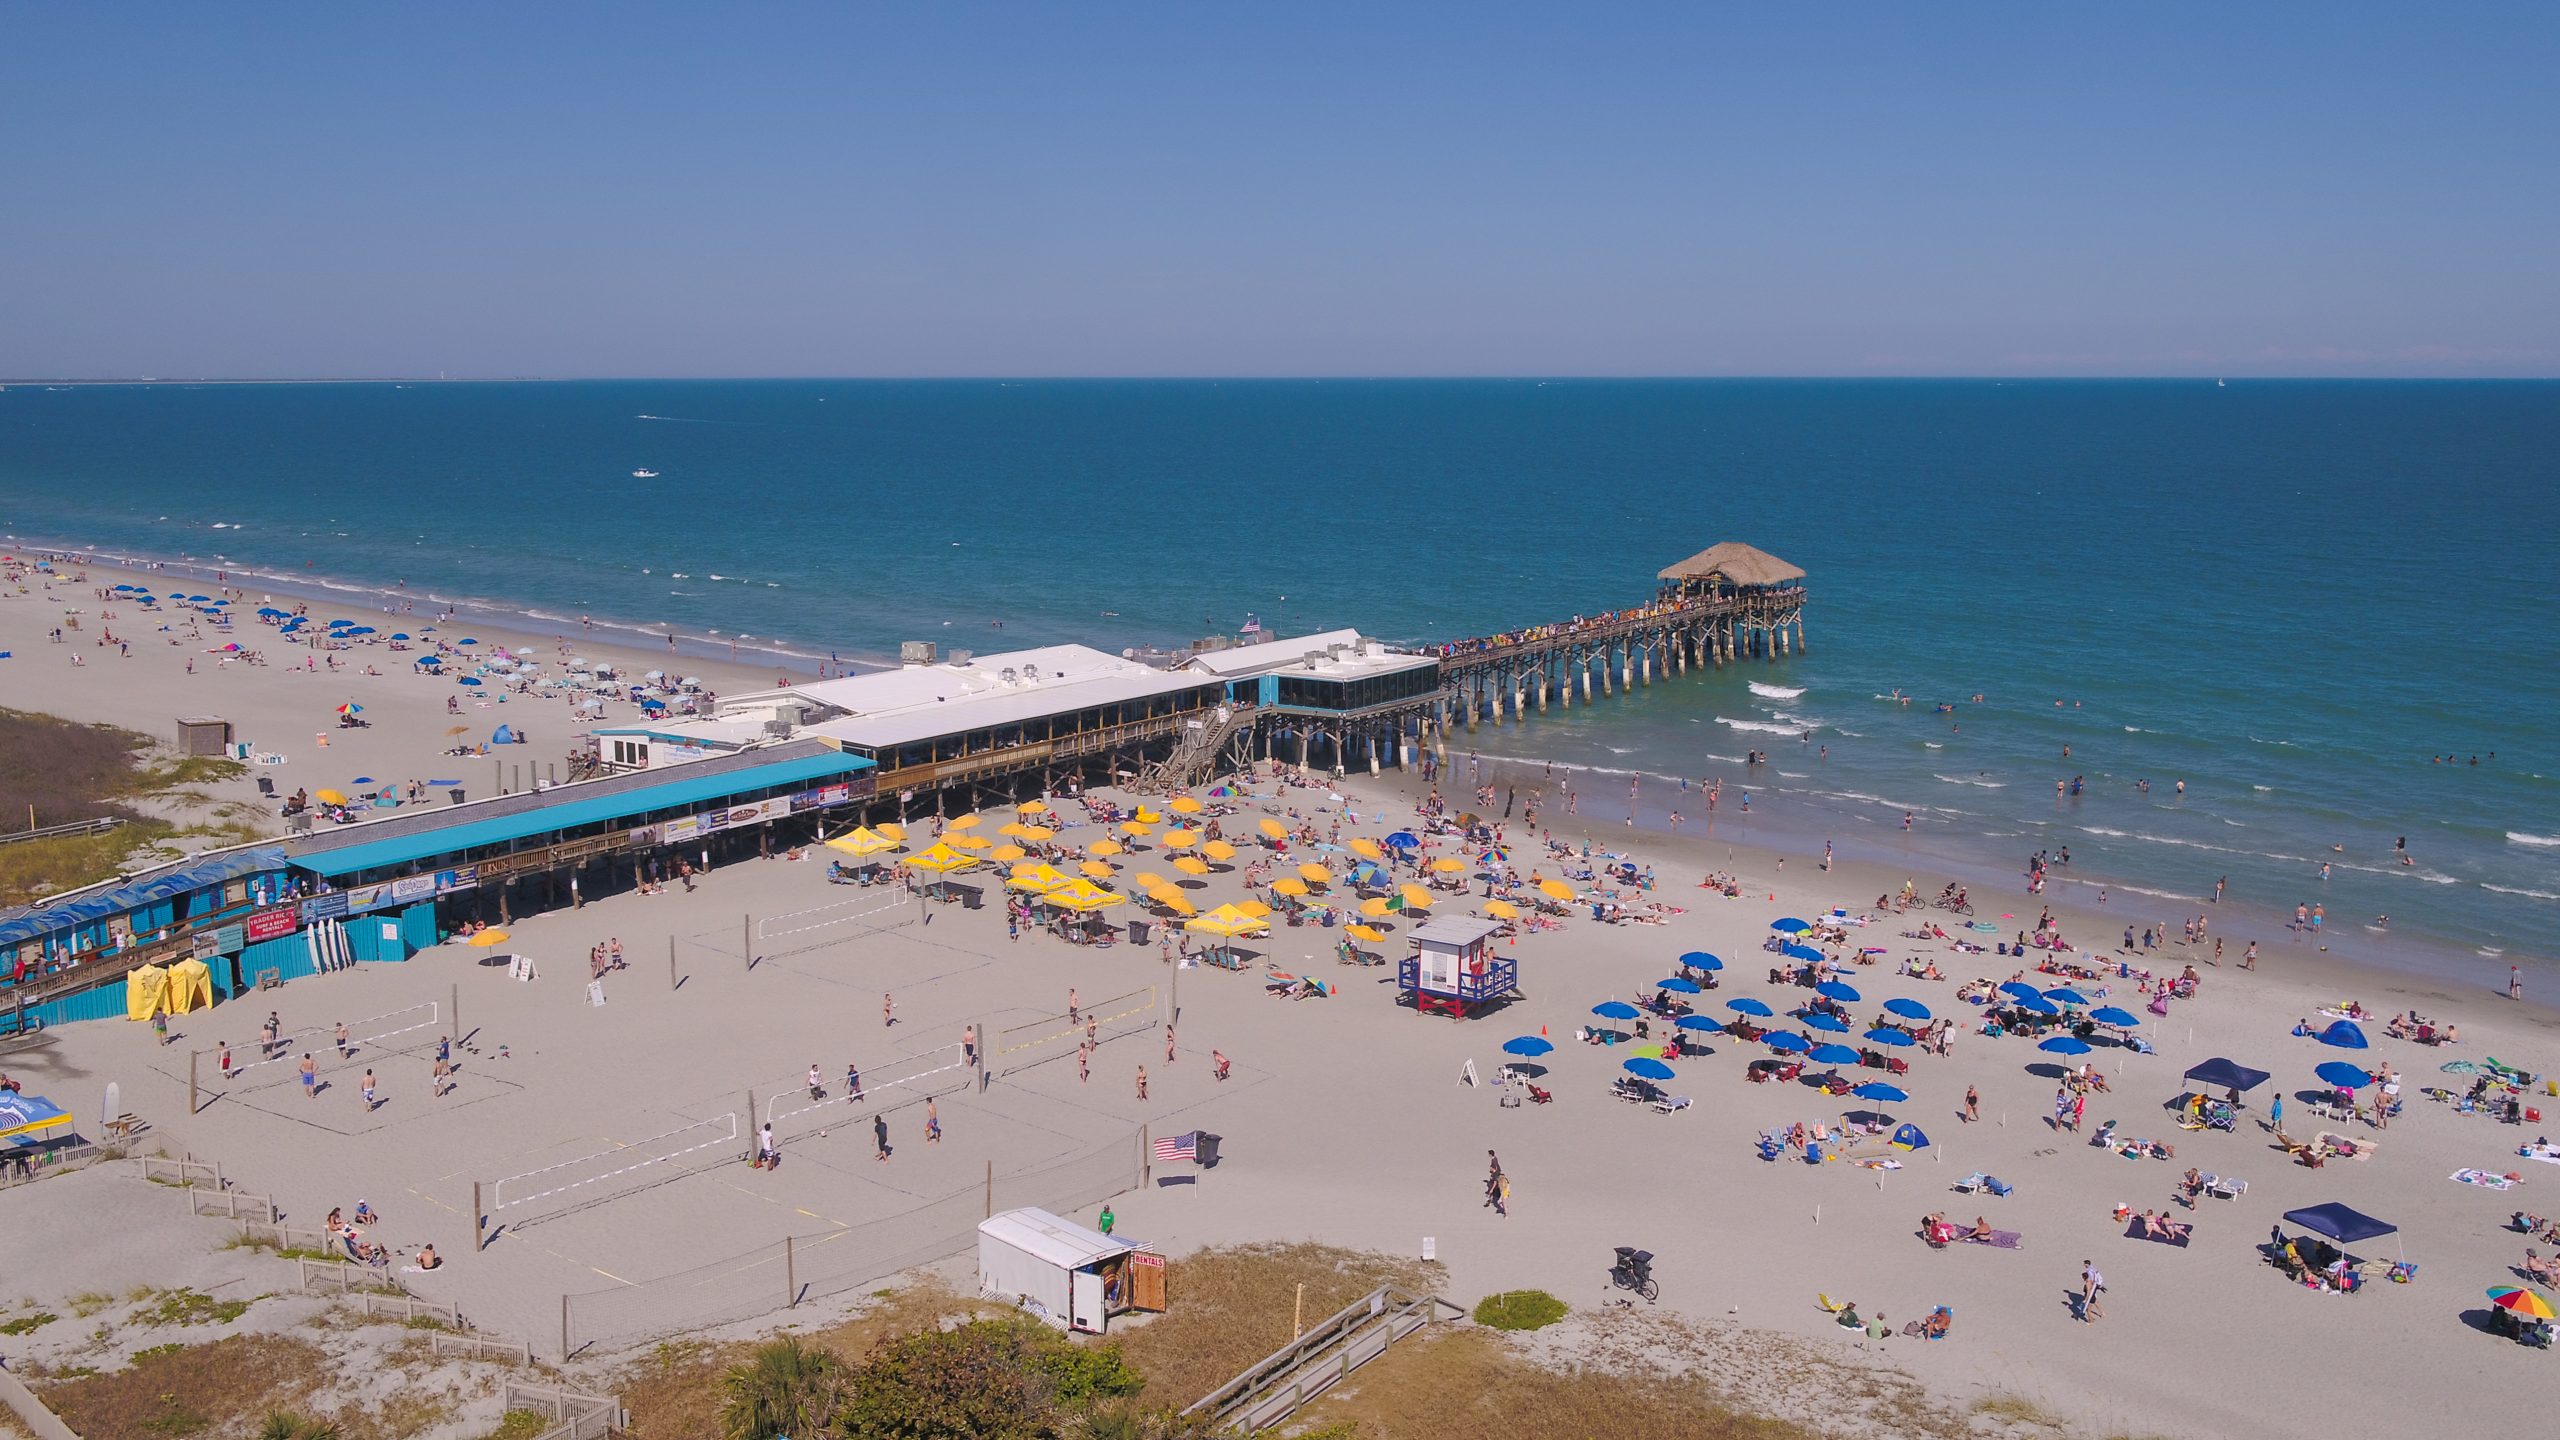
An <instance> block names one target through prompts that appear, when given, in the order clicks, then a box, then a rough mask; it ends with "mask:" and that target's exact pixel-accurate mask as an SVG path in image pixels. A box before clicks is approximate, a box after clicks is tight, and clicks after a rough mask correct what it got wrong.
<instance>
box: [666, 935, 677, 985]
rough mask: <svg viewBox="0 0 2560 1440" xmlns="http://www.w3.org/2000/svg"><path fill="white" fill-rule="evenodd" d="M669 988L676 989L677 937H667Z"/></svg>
mask: <svg viewBox="0 0 2560 1440" xmlns="http://www.w3.org/2000/svg"><path fill="white" fill-rule="evenodd" d="M667 988H668V989H669V990H673V989H675V988H676V937H674V936H673V935H670V936H668V937H667Z"/></svg>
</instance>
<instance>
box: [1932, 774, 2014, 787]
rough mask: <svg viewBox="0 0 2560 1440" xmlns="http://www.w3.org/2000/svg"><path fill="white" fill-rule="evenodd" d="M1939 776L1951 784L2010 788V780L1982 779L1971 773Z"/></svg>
mask: <svg viewBox="0 0 2560 1440" xmlns="http://www.w3.org/2000/svg"><path fill="white" fill-rule="evenodd" d="M1938 778H1939V779H1941V780H1944V781H1946V782H1947V783H1948V784H1950V785H1979V786H1981V787H1982V788H1983V789H1985V790H2006V789H2008V788H2009V782H2008V781H2006V780H1980V779H1976V778H1974V777H1973V776H1970V775H1940V776H1939V777H1938Z"/></svg>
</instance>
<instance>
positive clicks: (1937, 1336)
mask: <svg viewBox="0 0 2560 1440" xmlns="http://www.w3.org/2000/svg"><path fill="white" fill-rule="evenodd" d="M1955 1323H1956V1317H1955V1316H1953V1315H1951V1314H1949V1313H1947V1307H1946V1306H1944V1305H1941V1306H1939V1307H1938V1308H1937V1309H1936V1310H1934V1311H1932V1312H1930V1315H1929V1318H1928V1319H1926V1320H1924V1321H1922V1322H1921V1323H1920V1333H1921V1335H1922V1336H1923V1337H1925V1338H1927V1339H1930V1340H1944V1339H1946V1338H1947V1331H1948V1330H1949V1329H1951V1328H1952V1327H1953V1326H1954V1325H1955Z"/></svg>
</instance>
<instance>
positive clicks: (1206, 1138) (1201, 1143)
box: [1192, 1130, 1220, 1170]
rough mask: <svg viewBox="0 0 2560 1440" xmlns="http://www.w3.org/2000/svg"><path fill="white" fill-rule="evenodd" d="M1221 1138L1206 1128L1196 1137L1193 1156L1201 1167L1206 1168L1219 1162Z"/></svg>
mask: <svg viewBox="0 0 2560 1440" xmlns="http://www.w3.org/2000/svg"><path fill="white" fill-rule="evenodd" d="M1219 1138H1220V1137H1218V1136H1215V1135H1212V1134H1210V1133H1209V1132H1208V1131H1206V1130H1203V1131H1201V1132H1200V1133H1199V1135H1198V1136H1197V1137H1196V1139H1195V1141H1194V1148H1193V1150H1192V1158H1193V1159H1194V1160H1196V1161H1197V1162H1198V1163H1199V1166H1200V1168H1201V1169H1203V1170H1206V1169H1208V1168H1210V1167H1211V1166H1213V1165H1215V1164H1217V1163H1218V1140H1219Z"/></svg>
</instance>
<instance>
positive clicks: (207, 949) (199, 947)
mask: <svg viewBox="0 0 2560 1440" xmlns="http://www.w3.org/2000/svg"><path fill="white" fill-rule="evenodd" d="M221 939H222V936H221V933H220V932H219V931H214V930H199V931H197V932H196V933H195V938H194V941H193V944H194V946H195V957H196V958H197V959H199V960H210V959H212V958H213V957H214V956H216V955H219V954H221V953H222V951H221V950H220V949H219V948H218V946H219V943H220V941H221Z"/></svg>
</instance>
